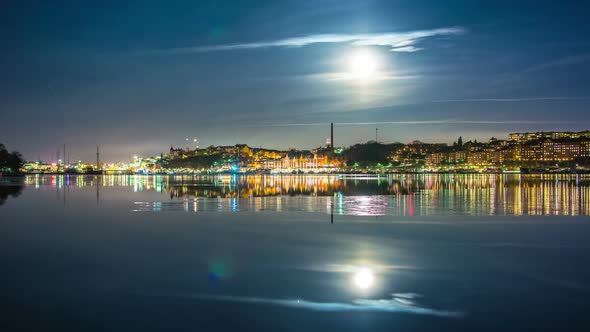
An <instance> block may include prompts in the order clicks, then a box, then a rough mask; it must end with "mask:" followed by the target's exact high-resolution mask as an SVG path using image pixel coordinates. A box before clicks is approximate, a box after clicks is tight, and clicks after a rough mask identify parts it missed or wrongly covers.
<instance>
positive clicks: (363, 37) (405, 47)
mask: <svg viewBox="0 0 590 332" xmlns="http://www.w3.org/2000/svg"><path fill="white" fill-rule="evenodd" d="M464 32H465V29H463V28H462V27H448V28H439V29H431V30H418V31H408V32H385V33H370V34H316V35H309V36H303V37H294V38H285V39H277V40H271V41H259V42H252V43H241V44H224V45H210V46H194V47H180V48H172V49H166V50H157V51H153V52H156V53H177V54H183V53H203V52H214V51H232V50H245V49H257V48H270V47H303V46H307V45H312V44H321V43H348V44H350V45H354V46H384V47H389V48H390V50H391V51H392V52H416V51H419V50H421V48H417V47H415V46H413V45H415V44H416V43H417V42H419V41H420V40H422V39H426V38H431V37H436V36H450V35H460V34H463V33H464Z"/></svg>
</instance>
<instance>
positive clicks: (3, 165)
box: [0, 143, 25, 173]
mask: <svg viewBox="0 0 590 332" xmlns="http://www.w3.org/2000/svg"><path fill="white" fill-rule="evenodd" d="M24 162H25V161H24V160H23V157H22V155H21V154H20V153H19V152H17V151H12V152H8V150H7V149H6V146H4V144H2V143H0V172H1V171H8V172H11V173H17V172H18V171H19V169H20V167H21V166H22V165H23V163H24Z"/></svg>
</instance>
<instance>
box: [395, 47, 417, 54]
mask: <svg viewBox="0 0 590 332" xmlns="http://www.w3.org/2000/svg"><path fill="white" fill-rule="evenodd" d="M422 50H423V48H417V47H414V46H404V47H398V48H392V49H391V51H392V52H407V53H412V52H418V51H422Z"/></svg>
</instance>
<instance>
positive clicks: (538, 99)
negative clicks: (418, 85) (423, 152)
mask: <svg viewBox="0 0 590 332" xmlns="http://www.w3.org/2000/svg"><path fill="white" fill-rule="evenodd" d="M552 100H555V101H559V100H590V97H524V98H467V99H439V100H433V101H432V102H433V103H461V102H500V103H504V102H508V103H510V102H522V101H552Z"/></svg>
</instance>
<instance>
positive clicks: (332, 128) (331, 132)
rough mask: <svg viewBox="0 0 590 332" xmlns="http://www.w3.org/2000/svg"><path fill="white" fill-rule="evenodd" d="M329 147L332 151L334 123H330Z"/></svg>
mask: <svg viewBox="0 0 590 332" xmlns="http://www.w3.org/2000/svg"><path fill="white" fill-rule="evenodd" d="M330 148H331V149H332V153H334V123H330Z"/></svg>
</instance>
